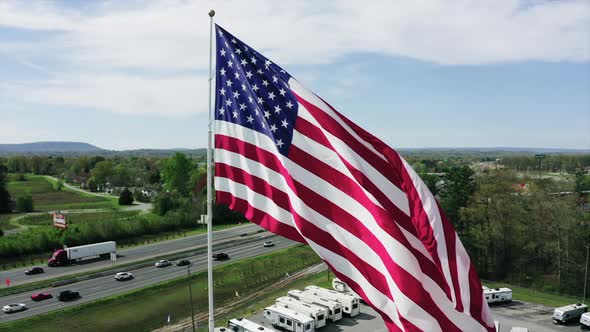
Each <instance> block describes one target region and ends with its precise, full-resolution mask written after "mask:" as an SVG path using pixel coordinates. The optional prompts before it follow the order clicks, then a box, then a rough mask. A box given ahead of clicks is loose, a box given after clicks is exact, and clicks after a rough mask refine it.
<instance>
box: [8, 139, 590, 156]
mask: <svg viewBox="0 0 590 332" xmlns="http://www.w3.org/2000/svg"><path fill="white" fill-rule="evenodd" d="M396 150H397V151H399V152H400V153H401V154H402V155H406V156H412V155H414V156H429V155H430V156H431V155H446V156H466V155H480V154H481V155H493V156H497V157H501V156H508V155H523V154H535V153H547V154H588V153H590V149H560V148H511V147H491V148H486V147H479V148H478V147H458V148H451V147H442V148H396ZM176 152H182V153H184V154H187V155H190V156H193V157H200V156H204V155H205V154H207V149H205V148H200V149H185V148H177V149H135V150H122V151H116V150H107V149H102V148H99V147H97V146H94V145H92V144H88V143H82V142H35V143H24V144H0V156H14V155H61V156H79V155H98V156H104V157H109V156H135V157H168V156H171V155H173V154H174V153H176Z"/></svg>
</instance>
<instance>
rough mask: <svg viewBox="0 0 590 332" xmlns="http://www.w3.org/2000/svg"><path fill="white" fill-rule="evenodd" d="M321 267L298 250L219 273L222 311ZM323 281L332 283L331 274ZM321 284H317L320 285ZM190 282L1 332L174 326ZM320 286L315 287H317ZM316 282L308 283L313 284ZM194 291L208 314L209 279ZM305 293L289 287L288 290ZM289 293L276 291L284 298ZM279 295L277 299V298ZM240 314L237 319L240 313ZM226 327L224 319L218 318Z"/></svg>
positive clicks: (201, 277)
mask: <svg viewBox="0 0 590 332" xmlns="http://www.w3.org/2000/svg"><path fill="white" fill-rule="evenodd" d="M318 262H319V258H318V257H317V256H316V255H315V253H313V251H311V249H309V248H308V247H304V246H298V247H293V248H289V249H285V250H281V251H279V252H275V253H271V254H267V255H263V256H259V257H255V258H250V259H246V260H242V261H239V262H236V263H232V264H228V265H224V266H221V267H218V268H216V269H215V272H214V280H215V303H216V305H217V306H223V305H224V304H226V303H229V302H231V301H232V300H233V299H234V298H235V292H236V291H237V292H238V293H239V294H240V295H241V296H245V295H248V294H252V293H254V292H257V291H260V290H261V289H263V288H264V287H265V286H266V285H269V284H271V283H274V282H276V281H278V280H281V279H282V278H284V276H285V272H288V273H294V272H296V271H299V270H301V269H303V268H305V267H307V266H311V265H313V264H316V263H318ZM322 277H323V279H324V280H325V281H327V278H326V274H325V273H324V274H323V275H322V276H321V277H320V279H321V278H322ZM320 279H318V281H319V280H320ZM187 281H188V278H186V277H183V278H177V279H174V280H171V281H167V282H164V283H161V284H158V285H155V286H150V287H146V288H143V289H140V290H136V291H132V292H130V293H127V294H123V295H117V296H113V297H110V298H107V299H103V300H99V301H95V302H93V303H89V304H84V305H80V306H76V307H72V308H67V309H63V310H60V311H54V312H52V313H48V314H43V315H39V316H35V317H31V318H26V319H23V320H19V321H14V322H9V323H5V324H2V325H0V330H2V331H7V332H8V331H42V332H50V331H56V332H57V331H81V330H83V331H85V332H93V331H96V332H99V331H100V332H102V331H150V330H152V329H155V328H158V327H160V326H162V325H164V324H165V322H166V318H167V317H168V314H170V315H171V317H172V319H173V320H176V319H182V318H185V317H189V315H190V305H189V299H188V289H187V287H188V284H187ZM313 282H315V281H313ZM309 283H311V281H308V283H306V284H309ZM191 287H192V293H193V304H194V307H195V313H199V312H206V311H207V273H206V272H200V273H197V274H194V275H192V278H191ZM293 287H301V286H300V285H297V286H295V285H290V286H289V288H288V289H292V288H293ZM288 289H284V290H281V291H280V290H277V292H278V293H279V292H280V293H281V294H282V293H285V292H286V291H287V290H288ZM278 293H277V294H278ZM276 296H277V295H276V294H265V296H264V299H260V300H257V301H256V303H255V304H254V303H253V304H251V305H249V306H247V307H246V308H244V309H243V310H245V311H244V312H248V311H256V310H258V308H259V307H260V308H262V307H263V306H265V305H268V304H270V303H271V302H272V300H271V298H273V299H274V298H276ZM236 314H237V313H236ZM217 319H219V321H223V320H224V319H225V317H219V318H217Z"/></svg>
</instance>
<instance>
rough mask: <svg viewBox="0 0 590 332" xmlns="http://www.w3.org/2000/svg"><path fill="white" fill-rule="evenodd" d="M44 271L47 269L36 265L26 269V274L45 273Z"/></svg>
mask: <svg viewBox="0 0 590 332" xmlns="http://www.w3.org/2000/svg"><path fill="white" fill-rule="evenodd" d="M43 272H45V271H43V269H42V268H40V267H38V266H35V267H33V268H30V269H29V270H26V271H25V274H27V275H31V274H41V273H43Z"/></svg>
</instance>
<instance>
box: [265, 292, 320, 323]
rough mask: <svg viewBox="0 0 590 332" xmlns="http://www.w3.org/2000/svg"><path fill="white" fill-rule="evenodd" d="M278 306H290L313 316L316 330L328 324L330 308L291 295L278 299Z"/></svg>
mask: <svg viewBox="0 0 590 332" xmlns="http://www.w3.org/2000/svg"><path fill="white" fill-rule="evenodd" d="M275 304H276V306H277V307H283V308H289V309H291V310H294V311H297V312H301V313H303V314H307V315H309V316H311V318H313V321H314V325H315V328H316V330H317V329H319V328H321V327H324V326H326V319H327V316H328V309H326V308H324V307H320V306H317V305H315V304H309V303H305V302H302V301H299V300H297V299H295V298H292V297H290V296H281V297H279V298H277V300H276V303H275Z"/></svg>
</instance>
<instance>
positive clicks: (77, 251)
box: [47, 241, 117, 267]
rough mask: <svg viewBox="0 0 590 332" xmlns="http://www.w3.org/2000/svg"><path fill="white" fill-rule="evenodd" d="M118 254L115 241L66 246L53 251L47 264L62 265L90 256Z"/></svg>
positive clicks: (52, 265) (51, 265)
mask: <svg viewBox="0 0 590 332" xmlns="http://www.w3.org/2000/svg"><path fill="white" fill-rule="evenodd" d="M111 254H115V255H116V254H117V245H116V243H115V241H108V242H101V243H93V244H87V245H83V246H77V247H66V246H64V248H63V249H58V250H56V251H54V252H53V255H52V256H51V258H49V260H47V266H50V267H54V266H61V265H67V264H71V263H74V262H77V261H80V260H83V259H86V258H89V257H109V256H110V255H111Z"/></svg>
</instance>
